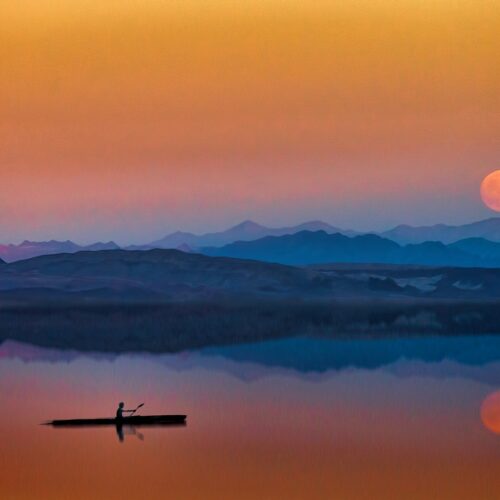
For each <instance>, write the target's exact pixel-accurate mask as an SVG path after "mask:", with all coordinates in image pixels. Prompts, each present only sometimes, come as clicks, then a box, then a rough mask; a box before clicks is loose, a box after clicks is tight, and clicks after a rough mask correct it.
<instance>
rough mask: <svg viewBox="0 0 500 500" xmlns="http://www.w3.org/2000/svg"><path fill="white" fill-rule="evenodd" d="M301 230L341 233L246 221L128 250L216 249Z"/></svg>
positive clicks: (317, 225) (308, 225) (317, 224)
mask: <svg viewBox="0 0 500 500" xmlns="http://www.w3.org/2000/svg"><path fill="white" fill-rule="evenodd" d="M303 230H309V231H319V230H323V231H326V232H328V233H338V232H340V233H342V232H343V231H342V230H341V229H339V228H337V227H333V226H331V225H330V224H327V223H326V222H321V221H310V222H304V223H303V224H299V225H297V226H291V227H280V228H270V227H266V226H262V225H260V224H257V223H256V222H253V221H250V220H247V221H244V222H241V223H240V224H238V225H236V226H234V227H231V228H229V229H227V230H225V231H221V232H216V233H207V234H201V235H195V234H192V233H186V232H182V231H177V232H175V233H172V234H169V235H168V236H165V237H164V238H162V239H160V240H156V241H153V242H151V243H149V244H147V245H142V246H133V247H130V249H146V248H179V247H180V246H182V245H188V246H189V247H190V248H201V247H205V246H216V247H217V246H222V245H226V244H228V243H233V242H235V241H252V240H256V239H259V238H263V237H265V236H282V235H284V234H294V233H297V232H299V231H303Z"/></svg>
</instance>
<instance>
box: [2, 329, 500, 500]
mask: <svg viewBox="0 0 500 500" xmlns="http://www.w3.org/2000/svg"><path fill="white" fill-rule="evenodd" d="M499 390H500V336H498V337H495V336H488V337H486V336H484V337H469V338H466V337H461V338H458V337H457V338H422V339H411V340H398V339H393V340H371V341H362V340H350V341H349V340H344V341H328V340H313V339H288V340H281V341H273V342H266V343H262V344H253V345H244V346H232V347H224V348H209V349H204V350H201V351H197V352H187V353H181V354H176V355H152V354H126V355H109V354H98V353H96V354H92V353H78V352H68V351H55V350H50V349H42V348H38V347H34V346H29V345H23V344H17V343H13V342H5V343H4V344H3V345H1V346H0V405H1V412H0V424H1V425H0V498H2V499H4V498H6V499H31V498H33V499H45V498H47V499H52V498H55V499H59V498H61V499H63V498H64V499H69V498H71V499H79V498H85V499H87V498H88V499H100V498H102V499H113V498H124V497H127V498H147V499H155V498H173V499H184V498H187V499H254V498H262V499H275V498H277V499H299V498H300V499H339V500H342V499H346V500H349V499H375V500H376V499H384V500H387V499H398V500H400V499H417V498H418V499H439V500H446V499H454V500H455V499H462V498H463V499H477V500H487V499H492V500H493V499H498V498H500V392H499ZM120 400H124V401H125V402H126V403H127V406H129V407H130V406H135V405H136V404H138V403H141V402H145V403H146V405H145V407H144V408H143V413H144V414H145V413H149V414H157V413H186V414H188V424H187V426H186V427H175V428H128V429H126V430H125V436H124V441H123V442H120V440H119V439H118V436H117V434H116V430H115V429H114V428H113V427H106V428H89V429H53V428H50V427H47V426H40V425H39V423H40V422H43V421H45V420H47V419H53V418H74V417H100V416H108V415H109V416H112V415H113V413H114V411H115V407H116V404H117V403H118V401H120Z"/></svg>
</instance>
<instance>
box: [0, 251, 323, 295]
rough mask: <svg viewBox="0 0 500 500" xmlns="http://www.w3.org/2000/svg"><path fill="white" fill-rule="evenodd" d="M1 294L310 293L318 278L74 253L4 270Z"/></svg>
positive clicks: (212, 261) (249, 264) (283, 269)
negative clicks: (26, 291)
mask: <svg viewBox="0 0 500 500" xmlns="http://www.w3.org/2000/svg"><path fill="white" fill-rule="evenodd" d="M0 277H1V280H0V290H13V289H31V290H33V289H40V290H47V289H51V290H58V291H64V292H71V293H73V292H78V293H87V294H90V292H92V294H94V295H95V293H97V291H99V293H100V294H101V295H105V294H106V293H107V294H108V295H109V296H113V294H115V295H116V294H119V295H123V294H131V293H132V294H133V295H137V294H140V292H143V293H144V294H145V296H147V297H149V296H150V295H151V294H156V295H157V296H158V297H163V298H172V299H176V300H182V299H183V298H192V297H195V296H199V297H203V296H212V295H214V294H215V295H216V294H229V293H230V294H235V295H244V294H266V293H271V294H275V295H280V294H288V293H295V294H297V293H304V294H308V293H315V292H320V291H322V284H321V276H320V275H318V273H316V272H314V271H310V270H304V269H298V268H293V267H288V266H283V265H279V264H268V263H264V262H257V261H244V260H236V259H229V258H212V257H207V256H204V255H200V254H194V253H186V252H181V251H178V250H160V249H157V250H149V251H127V250H111V251H96V252H88V251H86V252H78V253H75V254H58V255H45V256H41V257H35V258H32V259H28V260H23V261H18V262H14V263H12V264H9V265H7V266H3V267H2V270H1V271H0Z"/></svg>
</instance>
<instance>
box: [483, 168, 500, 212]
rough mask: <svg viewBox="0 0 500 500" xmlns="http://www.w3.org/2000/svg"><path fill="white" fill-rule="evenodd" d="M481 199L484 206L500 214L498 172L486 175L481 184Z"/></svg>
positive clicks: (499, 181)
mask: <svg viewBox="0 0 500 500" xmlns="http://www.w3.org/2000/svg"><path fill="white" fill-rule="evenodd" d="M481 198H482V199H483V202H484V204H485V205H486V206H487V207H489V208H491V209H492V210H495V211H497V212H500V170H495V171H494V172H492V173H491V174H489V175H487V176H486V177H485V178H484V180H483V182H482V183H481Z"/></svg>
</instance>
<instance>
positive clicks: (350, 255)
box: [202, 231, 500, 267]
mask: <svg viewBox="0 0 500 500" xmlns="http://www.w3.org/2000/svg"><path fill="white" fill-rule="evenodd" d="M202 251H203V253H204V254H206V255H211V256H224V257H234V258H238V259H255V260H260V261H266V262H276V263H280V264H288V265H309V264H320V263H328V262H336V263H379V264H406V265H407V264H418V265H429V266H455V267H500V243H494V242H491V241H488V240H484V239H481V238H474V239H467V240H461V241H459V242H456V243H453V244H451V245H445V244H443V243H441V242H437V241H427V242H424V243H420V244H410V245H399V244H398V243H396V242H394V241H392V240H389V239H387V238H382V237H380V236H377V235H374V234H366V235H360V236H354V237H348V236H345V235H343V234H340V233H336V234H328V233H326V232H325V231H314V232H312V231H301V232H299V233H295V234H291V235H285V236H266V237H265V238H261V239H259V240H255V241H238V242H235V243H231V244H229V245H225V246H223V247H220V248H217V247H208V248H204V249H202Z"/></svg>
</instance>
